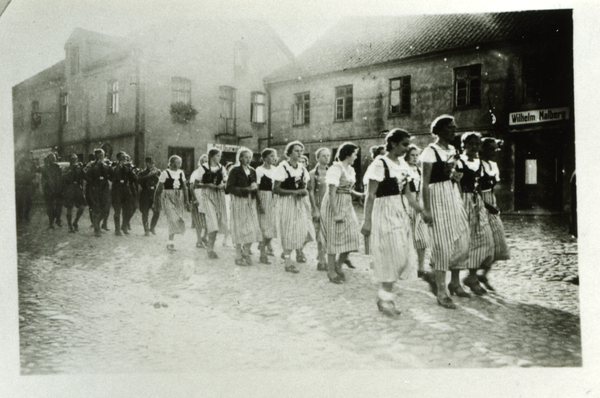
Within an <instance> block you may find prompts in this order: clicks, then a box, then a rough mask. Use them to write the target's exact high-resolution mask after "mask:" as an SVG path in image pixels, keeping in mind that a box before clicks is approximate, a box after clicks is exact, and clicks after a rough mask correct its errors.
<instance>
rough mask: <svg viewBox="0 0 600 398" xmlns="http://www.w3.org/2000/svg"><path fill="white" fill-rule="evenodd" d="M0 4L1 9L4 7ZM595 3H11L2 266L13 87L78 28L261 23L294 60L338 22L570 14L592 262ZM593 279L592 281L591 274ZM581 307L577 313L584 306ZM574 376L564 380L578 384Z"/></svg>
mask: <svg viewBox="0 0 600 398" xmlns="http://www.w3.org/2000/svg"><path fill="white" fill-rule="evenodd" d="M2 1H3V2H1V3H0V10H1V9H2V7H1V6H2V5H3V4H4V1H5V0H2ZM597 3H598V2H597V1H594V0H504V1H496V2H490V1H484V0H460V1H455V0H420V1H419V0H411V1H407V0H293V1H292V0H200V1H189V0H46V1H43V0H12V2H11V3H10V4H9V5H8V7H7V8H6V10H5V11H4V14H3V15H2V16H1V17H0V137H1V138H0V139H1V140H2V141H1V142H2V145H0V156H1V158H2V159H3V160H4V162H3V166H4V167H2V173H0V188H1V189H4V192H6V194H5V195H3V197H4V199H3V200H2V202H1V203H0V204H2V206H0V223H1V224H0V225H2V226H3V227H5V226H6V228H5V229H6V231H5V234H4V235H2V237H3V238H4V239H1V240H0V241H1V242H0V253H2V254H8V255H10V254H11V253H12V255H13V257H12V260H11V259H10V258H11V257H10V256H9V257H5V258H3V260H4V261H7V264H16V258H15V257H14V252H15V248H16V239H15V234H16V232H15V229H14V228H15V227H14V214H15V211H14V197H13V196H12V195H13V192H14V185H13V183H14V181H13V177H12V176H13V172H14V170H13V164H12V159H13V146H12V145H13V144H12V142H13V140H12V92H11V89H12V87H13V86H14V85H16V84H18V83H19V82H21V81H23V80H25V79H27V78H29V77H31V76H33V75H34V74H36V73H38V72H40V71H42V70H44V69H46V68H48V67H50V66H52V65H54V64H55V63H57V62H59V61H60V60H62V59H64V49H63V46H64V44H65V42H66V40H67V38H68V37H69V35H70V34H71V32H72V31H73V29H75V28H77V27H81V28H85V29H89V30H93V31H97V32H101V33H105V34H110V35H117V36H125V35H127V34H129V33H131V32H133V31H136V30H138V29H140V28H142V27H143V26H144V25H146V24H154V23H158V22H160V21H164V20H166V19H172V20H178V19H195V18H206V17H211V16H222V17H227V18H236V17H244V18H261V19H264V20H266V21H267V22H268V23H269V24H270V25H271V26H272V27H273V29H274V30H275V31H276V32H277V33H278V34H279V36H280V37H281V39H282V40H283V41H284V43H286V44H287V46H288V47H289V48H290V50H291V51H292V52H293V53H294V54H295V55H298V54H300V53H301V52H302V50H304V49H306V48H307V47H308V46H309V45H310V44H311V43H313V42H314V41H315V40H316V39H317V38H318V37H319V36H320V35H322V34H323V33H324V32H325V31H326V30H327V29H328V28H329V27H331V26H332V25H333V24H334V23H335V22H336V21H338V20H339V19H340V18H343V17H344V16H350V15H351V16H355V15H402V14H423V13H427V14H435V13H450V12H463V13H464V12H492V11H511V10H521V9H547V8H574V19H575V25H574V26H575V40H574V41H575V50H574V51H575V79H576V82H575V87H576V88H575V122H576V137H577V138H576V145H577V149H576V151H577V169H578V171H577V173H578V184H579V185H580V186H584V187H586V189H589V191H587V192H590V195H580V199H579V200H580V202H581V206H580V208H583V209H586V208H588V209H590V210H591V211H589V212H587V213H584V214H586V219H585V220H583V221H584V222H583V223H582V226H581V229H582V230H581V233H580V242H581V244H580V256H579V259H580V264H592V265H593V264H596V265H597V263H598V260H597V256H596V255H594V253H593V252H592V249H595V243H592V244H591V245H590V244H585V243H586V239H588V240H587V242H595V236H596V235H595V230H594V229H593V228H591V227H590V228H587V227H586V225H600V212H599V211H597V209H598V207H597V204H596V202H595V200H596V199H595V198H597V197H598V196H599V195H598V190H597V188H591V187H598V186H600V184H597V181H598V177H597V174H596V172H595V169H594V167H586V166H590V165H592V166H593V165H595V164H597V163H598V161H597V155H596V154H597V153H599V152H600V145H599V144H598V140H597V139H596V138H595V132H596V131H597V130H598V128H597V127H596V125H597V122H596V121H595V114H596V113H597V108H598V99H597V97H598V94H597V91H598V90H597V87H600V84H599V77H600V68H599V67H598V64H599V63H598V57H597V55H596V54H597V53H598V49H599V48H600V43H599V41H600V24H599V23H598V21H600V18H599V17H600V12H599V11H600V6H599V5H597ZM349 34H351V32H349ZM586 149H587V150H586ZM582 166H583V167H582ZM596 168H597V166H596ZM586 170H587V171H586ZM586 202H587V205H586ZM580 214H582V212H580ZM585 268H586V267H582V270H581V273H582V275H584V276H585V273H586V272H589V271H586V270H585ZM588 275H589V274H588ZM595 278H596V279H597V275H595ZM3 281H8V282H7V284H2V283H0V297H1V300H0V303H2V304H1V305H0V319H2V322H0V336H4V332H6V330H8V331H9V332H10V333H13V334H14V332H15V330H18V325H17V323H16V322H12V321H11V322H12V323H11V322H8V323H5V320H6V319H12V320H13V321H14V317H15V314H16V313H17V301H16V291H17V289H16V283H15V281H16V267H14V268H13V267H9V268H5V270H4V271H2V273H0V282H3ZM590 285H591V282H590V283H589V284H588V288H587V290H586V287H585V278H584V279H583V282H582V289H581V300H582V302H583V303H588V305H589V303H594V302H597V301H598V300H597V296H595V294H596V292H595V291H593V290H592V289H590V288H589V286H590ZM596 285H597V284H596ZM7 292H8V293H7ZM5 294H7V295H8V296H5ZM7 297H8V298H7ZM582 307H583V308H584V311H585V305H582ZM594 308H595V309H594ZM591 310H592V311H594V310H595V311H596V312H595V313H596V314H597V315H598V317H600V312H599V311H598V306H596V307H592V308H591ZM598 317H597V318H598ZM593 326H594V324H590V323H585V322H584V324H583V331H584V337H585V333H586V331H587V333H592V332H594V330H595V329H591V328H592V327H593ZM596 326H597V323H596ZM6 328H9V329H6ZM16 328H17V329H16ZM595 333H597V330H595ZM11 335H12V334H11ZM584 341H585V340H584ZM590 349H591V350H595V351H593V353H595V354H592V355H589V356H588V357H587V360H586V361H584V363H585V364H586V368H587V369H588V370H589V369H590V366H596V367H597V368H598V367H600V366H597V365H598V364H600V360H599V359H598V358H600V349H598V347H597V346H596V347H595V348H594V347H590V346H589V345H587V346H586V350H587V352H588V353H590V351H589V350H590ZM3 354H6V352H3ZM8 355H9V356H12V358H13V359H14V358H17V361H18V344H17V345H16V346H15V345H11V346H9V352H8ZM594 358H595V359H594ZM9 362H10V361H9ZM594 364H595V365H594ZM592 369H593V368H592ZM3 370H7V372H8V373H9V374H13V375H14V372H15V369H14V367H12V366H11V365H10V363H9V365H6V366H5V365H4V364H2V362H1V361H0V374H2V372H3ZM580 376H581V375H579V376H575V379H568V380H575V381H576V379H577V377H580ZM0 384H1V383H0ZM0 390H1V389H0ZM596 393H598V392H597V391H596ZM0 395H2V394H0ZM11 396H13V395H11ZM15 396H16V395H15ZM557 396H559V395H557ZM595 396H599V395H595Z"/></svg>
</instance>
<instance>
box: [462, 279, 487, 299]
mask: <svg viewBox="0 0 600 398" xmlns="http://www.w3.org/2000/svg"><path fill="white" fill-rule="evenodd" d="M463 283H464V284H465V286H468V287H469V289H471V291H472V292H473V293H475V294H476V295H477V296H483V295H484V294H486V293H487V291H486V290H485V289H484V288H482V287H481V285H480V284H479V282H478V281H476V280H475V281H469V280H467V279H465V280H464V281H463Z"/></svg>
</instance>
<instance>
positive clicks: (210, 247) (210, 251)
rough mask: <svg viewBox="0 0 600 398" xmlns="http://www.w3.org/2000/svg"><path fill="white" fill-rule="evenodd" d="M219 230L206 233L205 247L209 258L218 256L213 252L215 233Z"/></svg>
mask: <svg viewBox="0 0 600 398" xmlns="http://www.w3.org/2000/svg"><path fill="white" fill-rule="evenodd" d="M218 232H219V231H213V232H211V233H209V234H208V245H207V246H206V249H207V250H208V257H209V258H218V257H217V253H215V241H216V240H217V233H218Z"/></svg>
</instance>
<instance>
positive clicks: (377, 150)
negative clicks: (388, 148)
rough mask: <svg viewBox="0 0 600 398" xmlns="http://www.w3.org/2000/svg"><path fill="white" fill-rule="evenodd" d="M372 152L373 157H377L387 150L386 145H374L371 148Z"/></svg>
mask: <svg viewBox="0 0 600 398" xmlns="http://www.w3.org/2000/svg"><path fill="white" fill-rule="evenodd" d="M369 152H370V153H371V159H375V158H376V157H377V156H379V155H383V153H384V152H385V145H374V146H372V147H371V148H370V149H369Z"/></svg>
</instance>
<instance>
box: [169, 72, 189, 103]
mask: <svg viewBox="0 0 600 398" xmlns="http://www.w3.org/2000/svg"><path fill="white" fill-rule="evenodd" d="M171 102H172V103H176V102H183V103H184V104H186V105H191V104H192V81H191V80H190V79H187V78H185V77H181V76H173V77H172V78H171Z"/></svg>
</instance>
